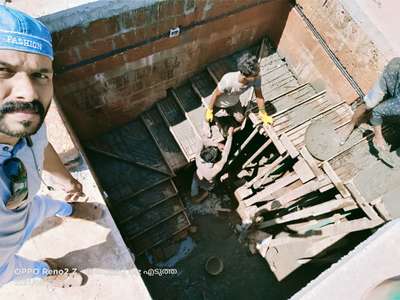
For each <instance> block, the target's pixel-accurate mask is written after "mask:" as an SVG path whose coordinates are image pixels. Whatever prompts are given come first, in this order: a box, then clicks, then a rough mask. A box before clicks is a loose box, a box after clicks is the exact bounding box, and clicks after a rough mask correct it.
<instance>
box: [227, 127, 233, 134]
mask: <svg viewBox="0 0 400 300" xmlns="http://www.w3.org/2000/svg"><path fill="white" fill-rule="evenodd" d="M233 131H234V128H233V127H229V129H228V135H232V134H233Z"/></svg>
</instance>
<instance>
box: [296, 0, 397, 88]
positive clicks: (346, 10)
mask: <svg viewBox="0 0 400 300" xmlns="http://www.w3.org/2000/svg"><path fill="white" fill-rule="evenodd" d="M296 2H297V3H298V4H299V5H300V6H301V7H302V9H303V11H304V13H305V14H306V16H307V18H308V19H309V20H310V21H311V22H312V24H313V25H314V26H315V27H316V29H317V30H318V32H319V33H320V34H321V35H322V37H323V38H324V40H325V41H326V42H327V44H328V45H329V47H330V48H331V49H332V50H333V52H334V53H335V55H336V56H337V57H338V59H339V60H340V61H341V63H342V64H343V65H344V66H345V68H346V69H347V71H348V72H349V73H350V74H351V75H352V77H353V78H354V80H355V81H356V82H357V83H358V85H359V86H360V87H361V89H362V90H363V91H364V93H366V92H367V91H368V89H369V88H370V87H371V86H372V85H373V82H374V81H375V80H376V79H377V77H378V75H379V73H380V72H381V70H382V69H383V67H384V65H385V64H386V63H387V61H388V60H390V58H392V57H393V56H394V55H395V51H394V49H393V48H392V47H391V46H390V43H388V40H387V38H386V36H387V35H386V34H383V32H382V31H380V29H379V28H389V27H390V26H389V25H390V24H389V25H388V22H389V23H391V22H393V21H394V20H397V21H394V22H397V23H398V25H400V22H399V21H398V18H397V17H395V18H394V19H393V18H391V14H394V13H395V12H397V11H398V10H397V5H398V4H394V2H395V1H392V0H389V1H386V2H391V3H392V7H391V9H390V5H389V6H388V3H386V6H385V7H386V8H385V13H382V12H380V13H379V10H375V12H373V11H372V10H371V7H372V6H371V5H372V2H374V3H375V5H376V9H379V5H378V2H382V3H383V2H384V1H378V0H362V1H359V0H357V1H348V0H326V1H320V0H297V1H296ZM390 11H392V13H390ZM378 16H381V17H382V18H383V19H381V20H379V21H377V20H378ZM385 19H386V20H385ZM382 24H386V25H385V26H386V27H382V26H378V25H382ZM396 28H398V26H397V27H396ZM393 29H394V28H393ZM393 38H394V39H397V37H393ZM399 40H400V39H399Z"/></svg>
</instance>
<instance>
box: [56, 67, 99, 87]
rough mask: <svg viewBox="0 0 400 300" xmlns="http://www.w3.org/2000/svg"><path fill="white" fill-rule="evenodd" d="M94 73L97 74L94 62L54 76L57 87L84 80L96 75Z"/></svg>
mask: <svg viewBox="0 0 400 300" xmlns="http://www.w3.org/2000/svg"><path fill="white" fill-rule="evenodd" d="M94 74H96V72H95V70H94V65H93V64H88V65H84V66H81V67H79V68H76V69H72V70H70V71H67V72H65V73H62V74H60V75H56V76H55V78H54V83H55V87H56V86H60V88H62V87H63V85H66V84H69V83H73V82H77V81H82V80H84V79H87V78H88V77H90V76H94Z"/></svg>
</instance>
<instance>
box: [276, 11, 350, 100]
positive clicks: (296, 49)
mask: <svg viewBox="0 0 400 300" xmlns="http://www.w3.org/2000/svg"><path fill="white" fill-rule="evenodd" d="M317 29H319V28H317ZM275 42H276V43H277V45H278V51H279V53H280V54H281V55H283V56H285V57H286V60H287V61H288V63H289V65H290V66H291V67H292V69H293V71H294V72H295V73H296V74H297V76H298V78H299V79H300V80H301V81H302V82H310V83H312V84H313V85H314V86H315V87H316V88H317V89H318V90H322V89H326V90H327V93H328V95H329V96H330V97H336V98H338V99H341V100H343V101H346V102H347V103H351V102H353V101H354V100H356V99H357V97H358V96H357V94H356V92H355V90H354V89H353V88H352V87H351V85H350V84H349V82H348V81H347V80H346V79H345V77H344V76H343V74H342V73H341V72H340V71H339V69H338V68H337V67H336V65H335V64H334V63H333V61H332V60H331V59H330V57H329V56H328V54H327V53H326V51H325V50H324V49H323V47H322V46H321V44H320V43H319V41H318V40H317V39H316V37H315V36H314V35H313V33H312V32H311V31H310V30H309V29H308V28H307V26H306V24H305V22H304V21H303V19H302V17H301V16H300V15H299V13H298V12H297V11H296V10H295V9H292V10H291V11H290V13H289V16H288V19H287V22H286V25H285V28H284V31H283V33H282V35H281V37H280V40H279V41H275Z"/></svg>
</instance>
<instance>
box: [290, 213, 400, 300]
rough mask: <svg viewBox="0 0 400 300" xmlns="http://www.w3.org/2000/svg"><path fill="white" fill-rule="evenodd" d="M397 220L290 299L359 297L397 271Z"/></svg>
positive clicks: (399, 263)
mask: <svg viewBox="0 0 400 300" xmlns="http://www.w3.org/2000/svg"><path fill="white" fill-rule="evenodd" d="M399 242H400V220H398V219H397V220H395V221H391V222H389V223H388V224H386V225H385V226H383V227H382V228H380V229H379V230H378V231H377V232H375V233H374V234H373V235H372V236H371V237H369V238H368V239H367V240H366V241H364V242H362V243H361V244H360V245H358V246H357V247H356V248H355V249H354V250H353V251H351V252H350V253H349V254H348V255H346V256H345V257H343V258H342V259H341V260H340V261H339V262H337V263H336V264H334V265H333V266H332V267H331V268H329V269H328V270H326V271H325V272H323V273H322V274H321V275H319V276H318V277H317V278H316V279H314V280H313V281H311V282H310V283H309V284H308V285H307V286H306V287H305V288H303V289H302V290H300V291H299V292H298V293H297V294H295V295H294V296H293V297H292V298H291V299H293V300H297V299H299V300H300V299H301V300H307V299H310V300H311V299H324V300H337V299H352V300H357V299H362V297H363V296H364V295H365V294H366V293H367V292H368V291H369V290H370V289H372V288H374V287H375V286H376V285H378V284H379V283H381V282H382V281H384V280H386V279H388V278H391V277H394V276H398V275H399V273H400V251H399V250H398V245H399Z"/></svg>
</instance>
